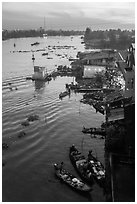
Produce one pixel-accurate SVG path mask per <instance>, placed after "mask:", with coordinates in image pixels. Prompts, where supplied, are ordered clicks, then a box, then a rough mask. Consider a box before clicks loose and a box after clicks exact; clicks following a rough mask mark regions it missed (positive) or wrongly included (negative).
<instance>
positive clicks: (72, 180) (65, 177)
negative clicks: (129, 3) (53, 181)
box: [54, 164, 92, 192]
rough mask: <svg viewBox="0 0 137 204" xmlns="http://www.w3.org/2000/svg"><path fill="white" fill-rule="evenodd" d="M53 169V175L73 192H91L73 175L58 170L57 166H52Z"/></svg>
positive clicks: (89, 188) (88, 187)
mask: <svg viewBox="0 0 137 204" xmlns="http://www.w3.org/2000/svg"><path fill="white" fill-rule="evenodd" d="M54 169H55V175H56V176H57V177H58V178H59V179H60V180H61V181H63V182H64V183H66V184H67V185H68V186H70V187H71V188H73V189H74V190H76V191H80V192H90V191H91V190H92V188H91V187H90V186H88V185H87V184H86V183H84V182H83V181H81V180H79V179H78V178H76V177H75V176H74V175H72V174H70V173H69V172H68V171H66V170H65V169H64V168H62V169H60V167H59V165H58V164H54Z"/></svg>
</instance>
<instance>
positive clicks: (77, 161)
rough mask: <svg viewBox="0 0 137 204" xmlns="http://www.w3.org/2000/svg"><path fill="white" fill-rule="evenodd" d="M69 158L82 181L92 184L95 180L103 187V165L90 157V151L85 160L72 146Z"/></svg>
mask: <svg viewBox="0 0 137 204" xmlns="http://www.w3.org/2000/svg"><path fill="white" fill-rule="evenodd" d="M69 156H70V160H71V162H72V164H73V166H74V167H75V169H76V170H77V172H78V173H79V175H80V176H81V178H82V179H84V180H86V181H87V182H90V183H93V180H95V181H96V182H97V183H98V184H99V185H100V186H101V187H104V185H105V169H104V166H103V164H102V163H101V162H100V161H99V160H97V159H96V158H95V157H94V156H93V155H92V151H90V152H89V154H88V158H85V156H83V155H82V154H81V153H80V152H79V151H78V150H77V149H76V148H75V149H74V148H73V146H72V147H71V148H70V154H69Z"/></svg>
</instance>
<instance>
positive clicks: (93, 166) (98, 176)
mask: <svg viewBox="0 0 137 204" xmlns="http://www.w3.org/2000/svg"><path fill="white" fill-rule="evenodd" d="M88 163H89V169H90V171H91V172H92V175H93V177H94V179H95V180H96V181H97V183H98V184H99V185H100V186H102V187H104V186H105V168H104V166H103V164H102V163H101V162H100V161H99V160H98V159H97V158H96V157H94V156H93V154H92V151H89V154H88Z"/></svg>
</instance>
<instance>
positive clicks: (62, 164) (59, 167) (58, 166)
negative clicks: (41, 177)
mask: <svg viewBox="0 0 137 204" xmlns="http://www.w3.org/2000/svg"><path fill="white" fill-rule="evenodd" d="M63 166H64V162H61V164H60V165H58V164H54V167H55V169H56V170H60V173H61V172H62V169H63Z"/></svg>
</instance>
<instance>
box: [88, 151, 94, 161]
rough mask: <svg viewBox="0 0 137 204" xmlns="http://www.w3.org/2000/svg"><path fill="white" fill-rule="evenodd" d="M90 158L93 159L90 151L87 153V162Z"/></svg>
mask: <svg viewBox="0 0 137 204" xmlns="http://www.w3.org/2000/svg"><path fill="white" fill-rule="evenodd" d="M92 158H93V157H92V150H90V151H89V152H88V161H90V160H91V159H92Z"/></svg>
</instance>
